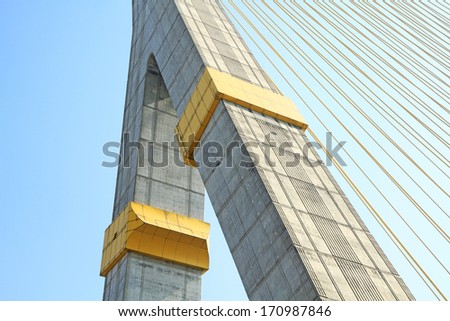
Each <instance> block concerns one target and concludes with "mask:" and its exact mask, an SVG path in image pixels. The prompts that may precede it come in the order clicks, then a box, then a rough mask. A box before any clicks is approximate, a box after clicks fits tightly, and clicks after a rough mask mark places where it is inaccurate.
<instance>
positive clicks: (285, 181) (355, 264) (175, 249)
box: [101, 0, 413, 300]
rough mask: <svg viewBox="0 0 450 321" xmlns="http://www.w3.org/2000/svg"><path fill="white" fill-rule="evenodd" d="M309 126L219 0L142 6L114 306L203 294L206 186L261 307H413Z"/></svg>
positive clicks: (131, 79)
mask: <svg viewBox="0 0 450 321" xmlns="http://www.w3.org/2000/svg"><path fill="white" fill-rule="evenodd" d="M307 126H308V125H307V122H306V121H305V120H304V119H303V117H302V115H301V114H300V113H299V111H298V110H297V109H296V107H295V106H294V105H293V103H292V102H291V101H290V100H289V99H288V98H286V97H285V96H283V95H282V94H281V93H280V91H279V90H278V89H277V87H276V85H275V84H274V83H273V82H272V81H271V80H270V79H269V77H268V76H267V75H266V73H265V72H264V70H263V69H262V68H261V66H260V65H259V64H258V62H257V61H256V60H255V58H254V57H253V55H252V53H251V52H250V51H249V49H248V48H247V46H246V45H245V43H244V42H243V40H242V38H241V37H240V36H239V35H238V33H237V31H236V29H235V28H234V26H233V25H232V23H231V22H230V20H229V19H228V18H227V16H226V15H225V13H224V11H223V9H222V8H221V6H220V5H219V4H218V2H216V1H212V0H208V1H203V0H186V1H182V0H164V1H156V0H155V1H150V0H148V1H145V0H135V1H133V36H132V44H131V55H130V65H129V75H128V85H127V94H126V102H125V112H124V119H123V139H122V145H121V149H122V151H121V155H122V159H121V164H120V166H119V170H118V175H117V185H116V194H115V200H114V210H113V221H112V223H111V225H110V226H109V227H108V228H107V230H106V232H105V242H104V249H103V257H102V264H101V275H102V276H105V277H106V280H105V289H104V300H199V299H200V294H201V276H202V274H203V273H204V272H205V271H207V270H208V268H209V254H208V235H209V225H208V224H207V223H205V222H203V199H204V188H206V190H207V191H208V195H209V196H210V198H211V202H212V204H213V207H214V210H215V212H216V215H217V217H218V219H219V222H220V224H221V227H222V229H223V232H224V235H225V238H226V240H227V243H228V245H229V248H230V250H231V253H232V255H233V258H234V261H235V263H236V266H237V268H238V271H239V273H240V276H241V279H242V281H243V284H244V287H245V289H246V292H247V294H248V297H249V298H250V299H251V300H412V299H413V296H412V295H411V293H410V292H409V290H408V288H407V287H406V285H405V284H404V282H403V281H402V279H401V278H400V277H399V275H398V273H397V272H396V270H395V269H394V268H393V266H392V264H391V263H390V262H389V260H388V259H387V258H386V256H385V255H384V253H383V251H382V250H381V249H380V247H379V246H378V244H377V243H376V241H375V240H374V238H373V237H372V235H371V233H370V232H369V231H368V229H367V227H366V226H365V224H364V223H363V222H362V220H361V219H360V217H359V216H358V214H357V213H356V211H355V209H354V208H353V207H352V205H351V204H350V202H349V200H348V199H347V198H346V196H345V195H344V193H343V191H342V190H341V188H340V187H339V186H338V184H337V183H336V181H335V180H334V179H333V177H332V176H331V174H330V172H329V171H328V170H327V168H326V167H325V165H324V164H323V162H322V161H321V160H320V159H319V156H318V155H317V153H316V152H315V151H314V150H313V149H308V148H307V146H308V144H309V141H308V138H307V137H306V135H305V134H304V130H305V129H306V128H307ZM175 133H176V137H177V140H174V135H175ZM211 150H214V151H215V152H216V153H213V157H211V153H208V151H209V152H211ZM306 151H309V152H306Z"/></svg>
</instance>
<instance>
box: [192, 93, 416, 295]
mask: <svg viewBox="0 0 450 321" xmlns="http://www.w3.org/2000/svg"><path fill="white" fill-rule="evenodd" d="M212 141H214V142H218V143H220V144H222V145H223V146H227V145H229V144H230V142H232V141H233V142H237V143H238V144H239V145H240V146H241V145H242V144H244V145H245V148H241V150H242V149H244V150H246V151H247V153H244V154H243V153H242V152H241V151H240V149H239V148H236V149H233V150H231V151H230V153H228V154H225V155H224V158H223V159H217V160H216V161H214V160H209V162H208V163H209V166H206V164H207V163H206V162H205V161H204V160H202V155H203V154H202V150H198V151H197V153H196V160H198V162H199V164H200V167H199V169H200V174H201V176H202V178H203V181H204V183H205V187H206V189H207V190H208V194H209V195H210V197H211V201H212V203H213V207H214V209H215V211H216V214H217V216H218V218H219V222H220V224H221V226H222V228H223V230H224V234H225V237H226V239H227V242H228V244H229V246H230V249H231V251H232V254H233V257H234V259H235V262H236V265H237V267H238V270H239V273H240V275H241V277H242V281H243V283H244V286H245V288H246V290H247V294H248V295H249V298H250V299H254V300H298V299H303V300H398V299H401V300H405V299H413V297H412V295H411V294H410V292H409V290H408V289H407V288H406V286H404V284H400V283H399V282H398V281H397V278H399V277H398V275H397V273H396V271H395V270H394V269H393V268H392V266H391V265H390V263H389V262H388V260H387V259H386V257H385V256H384V254H383V252H382V251H381V249H380V248H379V246H378V245H377V243H376V242H375V240H374V239H373V237H372V236H371V234H370V233H369V232H368V231H367V228H366V227H365V225H364V224H363V223H362V222H361V219H360V218H359V217H358V214H357V213H356V212H355V211H354V209H353V207H351V206H350V204H349V202H348V200H347V199H346V198H345V195H343V193H342V191H341V189H340V188H339V186H337V184H336V183H335V182H334V180H332V179H331V176H330V174H329V172H328V170H327V169H326V167H325V166H324V165H323V162H320V159H319V158H318V155H317V154H316V153H312V152H308V153H305V152H304V151H305V149H304V146H305V145H307V144H308V139H307V138H306V136H305V135H304V134H303V133H302V132H301V131H300V130H299V129H298V128H296V127H294V126H291V125H289V124H286V123H284V122H282V121H278V120H276V119H273V118H271V117H268V116H265V115H262V114H259V113H257V112H254V111H251V110H249V109H246V108H244V107H242V106H239V105H236V104H233V103H230V102H226V101H222V102H221V103H220V104H219V106H218V107H217V109H216V111H215V113H214V115H213V117H212V120H211V121H210V123H209V125H208V126H207V129H206V131H205V133H204V135H203V137H202V145H203V146H207V144H210V142H212ZM208 142H209V143H208ZM286 142H288V143H290V145H288V147H287V150H284V149H283V150H280V148H279V147H280V144H283V143H284V144H285V145H286ZM224 149H225V150H226V148H224ZM242 161H245V162H244V163H242ZM293 161H296V163H295V162H293ZM239 225H241V226H239ZM285 257H290V260H293V259H292V258H293V257H295V261H296V262H297V265H296V267H295V272H294V271H293V270H291V269H290V270H289V273H287V272H286V271H287V269H283V268H281V267H280V265H281V266H282V264H283V263H282V262H284V260H285ZM386 275H389V277H388V278H387V277H386ZM388 280H389V281H388ZM391 283H393V284H394V286H392V285H391ZM275 284H278V287H277V286H275ZM306 289H308V290H306Z"/></svg>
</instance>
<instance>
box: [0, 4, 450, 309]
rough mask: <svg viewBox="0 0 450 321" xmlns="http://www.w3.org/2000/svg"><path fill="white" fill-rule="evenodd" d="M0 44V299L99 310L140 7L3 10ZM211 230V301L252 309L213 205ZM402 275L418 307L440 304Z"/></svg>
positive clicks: (206, 288)
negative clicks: (134, 15) (110, 152)
mask: <svg viewBox="0 0 450 321" xmlns="http://www.w3.org/2000/svg"><path fill="white" fill-rule="evenodd" d="M0 35H1V36H0V39H1V47H0V67H1V76H0V88H1V90H0V102H1V105H0V106H1V115H2V116H1V118H0V131H1V134H2V137H3V140H2V142H3V144H2V153H1V155H2V157H1V159H0V165H1V169H2V170H1V171H0V179H1V182H2V184H1V191H0V195H1V200H2V202H1V203H2V205H3V211H2V223H1V225H0V226H1V230H2V232H1V233H0V242H1V244H3V249H2V250H3V253H2V254H3V255H2V259H1V262H2V264H0V300H100V299H101V297H102V291H103V278H101V277H100V276H99V265H100V258H101V249H102V243H103V231H104V229H105V228H106V227H107V226H108V225H109V223H110V219H111V211H112V204H113V196H114V189H115V178H116V171H117V170H116V169H115V168H113V169H111V168H104V167H101V162H102V161H103V160H105V156H104V155H103V154H102V146H103V144H104V143H106V142H108V141H119V138H120V131H121V125H122V113H123V105H124V100H125V88H126V80H127V69H128V58H129V45H130V37H131V5H130V3H129V1H123V0H109V1H100V0H99V1H83V0H81V1H76V2H75V1H50V0H47V1H13V0H5V1H2V2H0ZM352 200H353V199H352ZM206 220H207V221H209V222H211V224H212V231H211V234H212V237H211V242H210V244H211V270H210V271H209V272H207V273H206V274H205V276H204V279H203V299H206V300H244V299H246V295H245V292H244V290H243V287H242V285H241V282H240V280H239V277H238V274H237V271H236V268H235V267H234V264H233V262H232V260H231V256H230V254H229V251H228V249H227V247H226V245H225V242H224V239H223V236H222V234H221V232H220V228H219V226H218V224H217V221H216V219H215V217H214V213H213V211H212V208H211V205H210V204H209V202H207V204H206ZM372 224H373V223H372ZM374 228H375V230H376V227H375V225H374ZM376 231H377V230H376ZM377 233H378V234H379V235H380V237H381V238H383V236H382V233H381V232H380V231H377ZM378 234H376V235H378ZM383 242H384V241H383ZM383 242H382V245H383V244H386V247H387V248H388V251H387V252H388V255H389V254H390V255H391V256H390V257H394V259H395V256H396V255H398V253H396V252H395V251H394V250H389V243H388V242H384V243H383ZM383 248H384V247H383ZM395 261H396V262H397V264H400V265H401V264H403V263H402V261H401V260H400V259H399V260H397V259H395ZM394 263H395V262H394ZM396 266H397V265H396ZM397 267H398V266H397ZM400 270H401V272H404V273H406V276H404V277H405V280H406V281H407V282H408V285H410V286H411V288H412V290H413V292H414V294H415V295H416V296H417V297H418V298H419V299H432V297H430V295H429V294H427V293H426V291H424V288H423V286H420V285H417V284H415V283H414V282H415V280H416V279H415V278H414V276H413V275H410V274H411V272H408V270H407V269H400ZM440 275H442V274H438V279H439V281H440V282H441V283H443V282H444V281H445V280H444V279H443V277H440ZM449 283H450V282H449ZM447 293H448V292H447Z"/></svg>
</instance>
